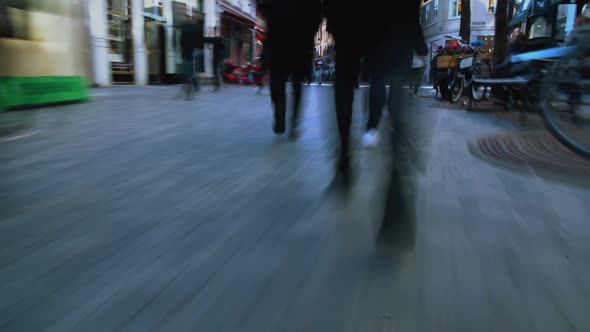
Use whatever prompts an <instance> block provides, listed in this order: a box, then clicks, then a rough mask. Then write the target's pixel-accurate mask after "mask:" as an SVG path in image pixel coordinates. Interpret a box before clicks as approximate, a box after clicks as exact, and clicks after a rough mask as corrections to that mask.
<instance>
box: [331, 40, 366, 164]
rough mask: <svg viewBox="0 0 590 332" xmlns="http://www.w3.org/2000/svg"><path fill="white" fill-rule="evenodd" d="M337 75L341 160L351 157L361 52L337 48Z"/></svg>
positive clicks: (337, 112) (335, 82)
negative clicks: (353, 112)
mask: <svg viewBox="0 0 590 332" xmlns="http://www.w3.org/2000/svg"><path fill="white" fill-rule="evenodd" d="M336 47H337V49H336V63H337V65H336V74H335V79H334V90H335V92H334V93H335V104H336V120H337V123H338V133H339V135H340V160H347V159H348V157H349V155H350V127H351V122H352V103H353V100H354V88H355V84H356V82H357V80H358V77H359V72H360V62H361V55H362V54H361V51H360V50H359V49H358V48H357V47H355V46H354V45H353V46H349V47H347V46H340V47H338V46H336Z"/></svg>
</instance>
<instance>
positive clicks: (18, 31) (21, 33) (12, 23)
mask: <svg viewBox="0 0 590 332" xmlns="http://www.w3.org/2000/svg"><path fill="white" fill-rule="evenodd" d="M28 9H29V5H28V4H27V3H26V2H24V1H22V2H20V3H19V2H17V1H15V2H14V3H7V4H3V3H0V38H15V39H30V35H29V29H28V27H29V12H28Z"/></svg>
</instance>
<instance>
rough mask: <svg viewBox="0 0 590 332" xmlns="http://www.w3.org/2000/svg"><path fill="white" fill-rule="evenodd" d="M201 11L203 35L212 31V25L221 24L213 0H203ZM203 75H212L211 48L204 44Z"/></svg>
mask: <svg viewBox="0 0 590 332" xmlns="http://www.w3.org/2000/svg"><path fill="white" fill-rule="evenodd" d="M203 7H204V8H202V9H203V13H204V14H205V35H207V34H208V33H209V32H211V33H212V32H213V27H216V26H217V27H219V28H220V29H221V26H220V24H219V20H218V18H217V8H216V7H217V4H216V1H215V0H205V1H203ZM204 76H205V77H213V48H211V47H209V46H208V45H205V73H204Z"/></svg>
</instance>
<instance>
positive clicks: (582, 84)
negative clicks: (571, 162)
mask: <svg viewBox="0 0 590 332" xmlns="http://www.w3.org/2000/svg"><path fill="white" fill-rule="evenodd" d="M581 60H584V59H580V58H577V57H574V56H569V57H565V58H563V59H561V60H559V61H556V62H555V64H553V65H552V66H551V67H550V68H548V69H547V71H546V73H545V75H544V79H543V86H542V88H541V91H542V92H541V106H542V107H541V110H542V114H543V118H544V120H545V124H546V126H547V128H548V129H549V131H550V132H551V133H552V134H553V136H555V138H557V139H558V140H559V141H560V142H561V143H563V144H564V145H565V146H567V147H568V148H569V149H571V150H572V151H574V152H576V153H577V154H578V155H580V156H583V157H585V158H590V80H589V78H590V75H589V74H590V66H585V65H584V62H585V61H581ZM586 62H587V61H586Z"/></svg>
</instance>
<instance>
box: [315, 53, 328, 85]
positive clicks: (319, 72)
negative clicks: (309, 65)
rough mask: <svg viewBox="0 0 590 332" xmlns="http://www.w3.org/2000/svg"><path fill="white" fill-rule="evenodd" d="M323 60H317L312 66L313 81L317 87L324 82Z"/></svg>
mask: <svg viewBox="0 0 590 332" xmlns="http://www.w3.org/2000/svg"><path fill="white" fill-rule="evenodd" d="M324 66H325V64H324V60H322V59H317V60H316V61H315V64H314V67H315V68H314V72H315V75H314V76H315V81H316V82H317V83H318V85H322V83H323V81H324Z"/></svg>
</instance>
